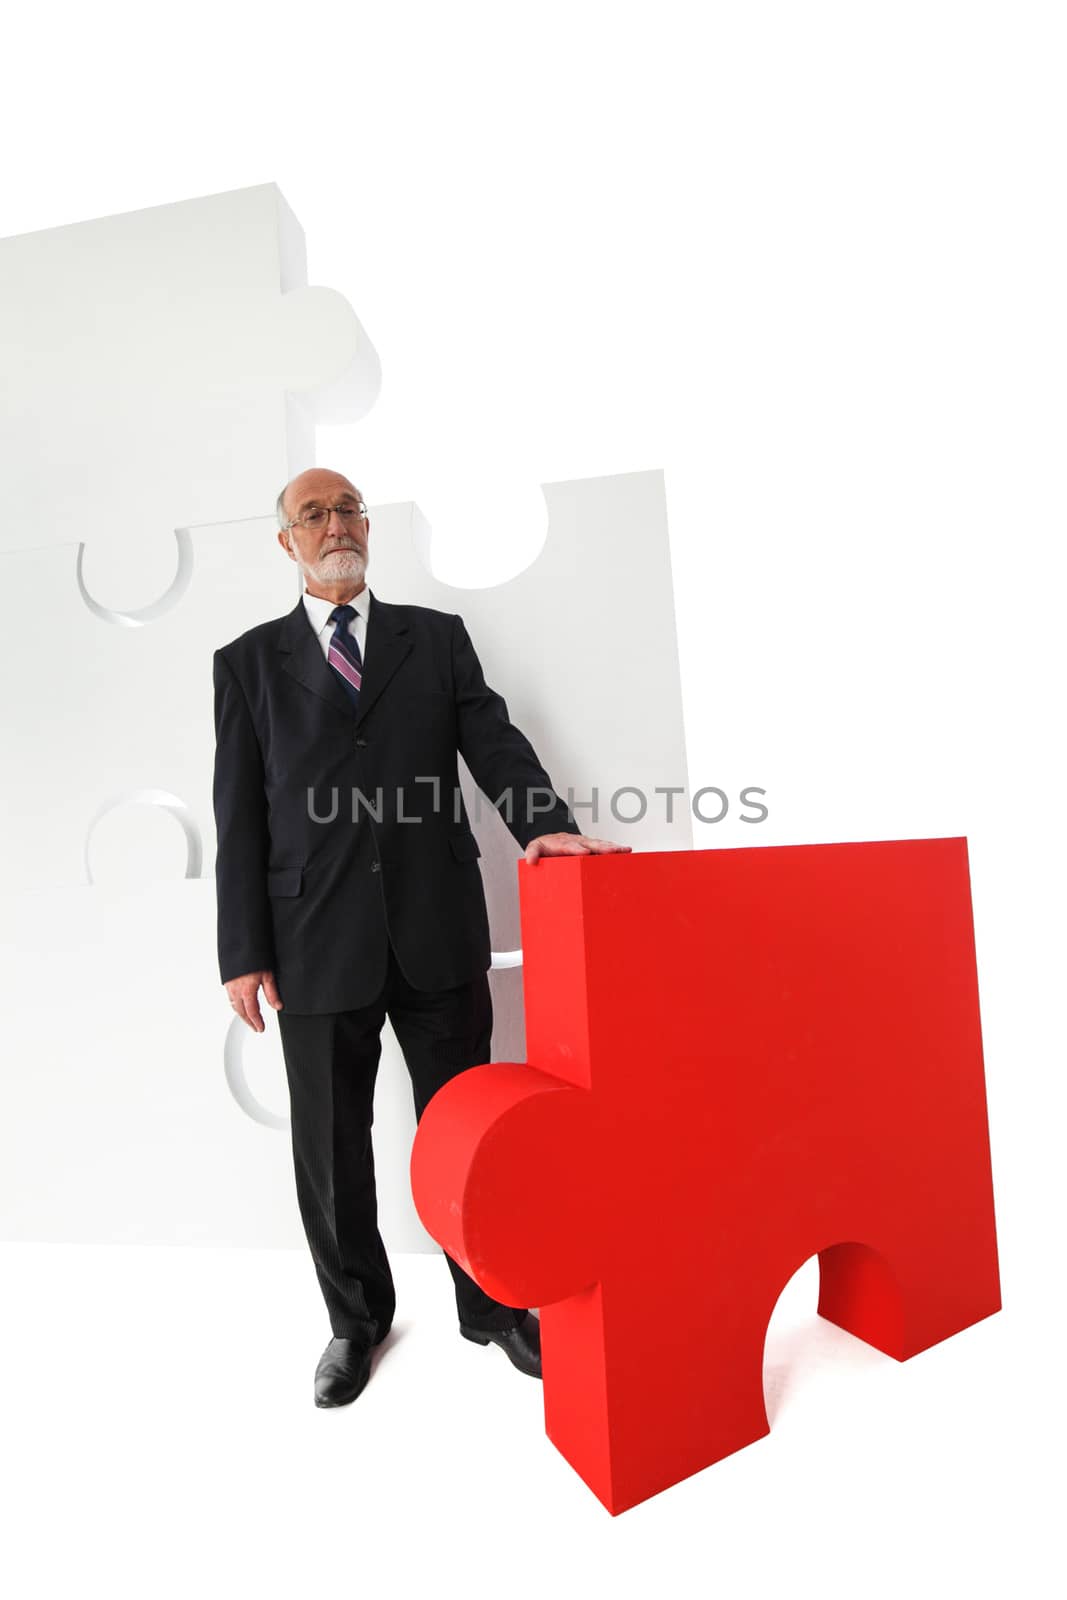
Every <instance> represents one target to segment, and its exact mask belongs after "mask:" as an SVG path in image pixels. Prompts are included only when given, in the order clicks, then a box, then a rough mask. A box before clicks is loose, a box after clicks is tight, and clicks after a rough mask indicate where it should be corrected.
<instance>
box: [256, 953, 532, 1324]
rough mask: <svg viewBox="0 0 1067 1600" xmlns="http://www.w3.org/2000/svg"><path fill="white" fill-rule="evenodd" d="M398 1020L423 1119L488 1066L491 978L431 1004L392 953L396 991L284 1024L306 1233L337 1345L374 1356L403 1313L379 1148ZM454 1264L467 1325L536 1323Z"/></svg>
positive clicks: (283, 1015)
mask: <svg viewBox="0 0 1067 1600" xmlns="http://www.w3.org/2000/svg"><path fill="white" fill-rule="evenodd" d="M282 998H283V1001H284V995H283V997H282ZM387 1016H388V1018H389V1021H390V1022H391V1023H392V1026H393V1031H394V1033H395V1034H396V1037H397V1042H398V1043H399V1045H400V1048H401V1050H402V1051H403V1054H404V1060H405V1062H406V1063H407V1069H408V1073H409V1074H410V1077H411V1085H412V1090H413V1093H414V1099H415V1117H416V1120H418V1119H420V1118H421V1116H422V1113H423V1111H424V1110H425V1109H426V1106H427V1105H428V1104H429V1102H430V1100H431V1099H432V1097H433V1095H434V1094H435V1093H436V1092H437V1090H438V1089H439V1088H440V1087H441V1085H442V1084H443V1083H447V1082H448V1080H449V1079H450V1078H454V1077H456V1076H457V1074H458V1073H460V1072H464V1071H465V1070H466V1069H467V1068H468V1067H473V1066H478V1065H480V1064H481V1063H482V1062H485V1061H488V1060H489V1050H490V1037H491V1034H492V1031H493V1002H492V996H491V994H490V990H489V976H488V974H487V973H482V974H481V976H480V977H479V978H477V979H475V981H474V982H473V983H468V984H462V985H461V986H460V987H459V988H458V989H441V990H437V991H435V992H432V993H427V992H425V991H423V990H420V989H413V988H412V987H411V985H410V984H409V983H408V982H407V979H406V978H405V977H404V974H403V973H402V972H401V970H400V967H399V965H398V963H397V960H396V956H395V955H394V953H393V950H392V948H390V951H389V969H388V973H387V976H386V981H385V987H384V988H383V989H382V992H381V994H380V995H379V996H378V998H377V999H376V1000H375V1001H374V1002H373V1003H372V1004H371V1005H369V1006H362V1007H360V1009H359V1010H357V1011H337V1012H330V1013H326V1014H324V1015H320V1016H296V1015H293V1014H292V1013H290V1012H288V1011H286V1009H285V1006H284V1004H283V1006H282V1009H281V1011H279V1012H278V1013H277V1018H278V1028H279V1031H280V1033H281V1038H282V1049H283V1052H284V1055H285V1070H286V1075H287V1077H288V1079H289V1103H290V1108H291V1118H292V1140H293V1161H294V1164H295V1168H296V1193H297V1202H298V1204H299V1207H300V1216H301V1220H302V1222H303V1224H304V1232H305V1233H306V1235H307V1241H308V1245H309V1246H310V1249H311V1255H312V1259H313V1260H314V1263H315V1271H316V1273H317V1275H318V1280H319V1285H320V1287H321V1289H322V1293H323V1298H324V1299H325V1301H326V1308H327V1311H328V1312H329V1317H330V1326H331V1328H332V1329H333V1332H334V1334H335V1335H336V1336H337V1337H339V1338H345V1339H358V1340H359V1341H361V1342H362V1343H365V1344H367V1345H370V1344H376V1343H378V1342H379V1341H380V1340H382V1339H384V1338H385V1335H386V1334H387V1333H388V1332H389V1329H390V1326H391V1325H392V1321H393V1314H394V1312H395V1310H396V1292H395V1290H394V1288H393V1275H392V1273H391V1271H390V1269H389V1260H388V1257H387V1256H386V1253H385V1246H384V1244H383V1243H382V1237H381V1234H380V1233H379V1232H378V1198H377V1194H376V1191H375V1186H374V1151H373V1148H372V1145H371V1123H372V1121H373V1108H374V1082H375V1078H376V1077H377V1074H378V1062H379V1060H380V1058H381V1051H382V1044H381V1031H382V1027H383V1025H384V1022H385V1018H386V1017H387ZM445 1260H446V1261H447V1263H448V1266H449V1270H450V1271H451V1273H452V1277H453V1280H454V1282H455V1289H456V1306H457V1309H458V1311H459V1317H460V1321H461V1322H464V1323H466V1324H467V1325H468V1326H470V1327H476V1328H481V1329H490V1330H494V1331H496V1330H500V1329H504V1328H514V1327H516V1326H517V1325H518V1324H519V1323H521V1322H522V1321H523V1320H524V1319H525V1315H526V1312H525V1308H520V1307H515V1306H504V1305H501V1304H500V1302H499V1301H497V1300H493V1299H492V1298H491V1297H490V1296H489V1295H487V1294H486V1293H485V1291H484V1290H483V1289H480V1288H479V1287H478V1285H477V1284H476V1283H475V1282H474V1280H473V1279H472V1278H470V1277H468V1275H467V1273H465V1272H464V1271H463V1269H462V1268H461V1267H460V1266H458V1265H457V1263H456V1262H455V1261H453V1260H452V1259H451V1257H450V1256H447V1255H446V1256H445Z"/></svg>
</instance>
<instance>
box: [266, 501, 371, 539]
mask: <svg viewBox="0 0 1067 1600" xmlns="http://www.w3.org/2000/svg"><path fill="white" fill-rule="evenodd" d="M332 511H336V512H337V515H338V516H339V517H340V519H341V521H342V522H358V521H359V519H360V518H361V517H365V516H366V515H367V508H366V506H365V505H364V503H363V501H362V500H360V501H357V502H356V503H355V504H353V503H352V501H351V500H342V502H341V504H340V505H339V506H310V507H309V508H308V510H307V511H305V512H304V513H303V514H302V515H301V516H299V517H294V518H293V520H292V521H291V522H287V523H286V524H285V532H286V533H288V531H289V529H290V528H293V527H295V526H296V524H297V523H298V522H299V523H301V524H302V525H303V527H305V528H310V529H311V530H312V531H314V530H315V529H316V528H325V526H326V524H327V523H328V522H329V520H330V513H331V512H332Z"/></svg>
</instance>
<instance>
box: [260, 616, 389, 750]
mask: <svg viewBox="0 0 1067 1600" xmlns="http://www.w3.org/2000/svg"><path fill="white" fill-rule="evenodd" d="M278 648H279V650H280V651H282V652H283V654H284V656H285V659H284V661H283V662H282V666H283V667H284V669H285V671H286V672H288V673H289V674H290V676H291V677H294V678H295V679H296V681H297V683H300V684H303V686H304V688H305V689H310V691H311V693H312V694H315V695H318V696H319V698H320V699H321V700H326V701H328V702H329V704H330V705H332V706H334V707H335V708H336V710H338V711H340V712H341V713H342V714H343V715H344V716H346V717H348V718H350V719H351V718H353V717H354V720H355V722H361V721H362V719H363V718H364V716H365V715H366V713H367V712H368V711H369V709H370V707H371V706H372V705H373V704H374V702H375V700H377V698H378V696H379V695H380V694H381V693H382V690H383V689H384V688H385V687H386V685H387V684H388V682H389V680H390V679H391V678H392V676H393V674H394V672H395V671H396V669H397V667H399V665H400V663H401V662H402V661H403V659H404V657H405V656H406V655H408V654H409V653H410V650H411V637H410V632H409V629H408V624H407V623H406V622H404V621H402V620H401V619H400V617H399V608H398V607H397V606H391V605H387V604H386V603H385V602H384V601H382V600H379V599H378V598H377V597H376V596H375V595H374V594H373V593H372V594H371V597H370V610H369V612H368V614H367V662H366V666H365V667H364V670H363V682H362V685H361V687H360V691H359V704H358V706H357V707H356V710H355V713H353V710H352V702H351V700H350V699H349V698H348V695H347V693H346V692H345V690H344V688H343V687H342V684H341V680H340V679H339V678H338V676H337V674H336V672H335V671H334V670H333V668H332V667H331V666H330V664H329V662H328V661H327V660H326V657H325V656H324V655H323V653H322V646H321V644H320V643H319V641H318V638H317V637H316V634H315V630H314V628H313V627H312V626H311V619H310V617H309V616H308V614H307V610H306V608H305V606H304V601H303V599H302V598H301V599H300V600H298V601H297V603H296V605H295V606H294V607H293V609H292V611H290V612H289V615H288V616H287V617H286V618H285V620H284V622H283V623H282V632H281V638H280V639H279V641H278Z"/></svg>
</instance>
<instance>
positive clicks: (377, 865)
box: [371, 861, 382, 872]
mask: <svg viewBox="0 0 1067 1600" xmlns="http://www.w3.org/2000/svg"><path fill="white" fill-rule="evenodd" d="M381 870H382V864H381V862H380V861H372V862H371V871H372V872H381Z"/></svg>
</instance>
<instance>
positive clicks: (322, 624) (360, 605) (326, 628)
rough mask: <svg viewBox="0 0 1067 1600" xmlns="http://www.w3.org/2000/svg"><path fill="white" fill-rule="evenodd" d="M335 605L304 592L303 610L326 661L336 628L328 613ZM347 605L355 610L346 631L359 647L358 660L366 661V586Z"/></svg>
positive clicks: (368, 609) (368, 600)
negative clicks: (351, 635) (353, 636)
mask: <svg viewBox="0 0 1067 1600" xmlns="http://www.w3.org/2000/svg"><path fill="white" fill-rule="evenodd" d="M336 604H337V602H336V601H335V600H322V599H320V598H319V596H318V595H315V594H308V592H307V590H306V589H305V590H304V610H305V611H306V612H307V614H308V618H309V620H310V622H311V626H312V627H313V628H314V630H315V634H316V636H317V638H318V641H319V644H320V645H321V647H322V653H323V656H324V657H325V658H326V660H327V661H328V660H329V658H330V640H331V639H332V638H333V630H334V628H335V627H336V626H337V624H336V623H335V622H331V621H330V613H331V611H333V610H334V608H335V606H336ZM348 604H349V605H350V606H353V607H354V608H355V613H356V614H355V616H354V617H353V618H352V620H351V622H350V623H349V624H348V631H349V633H350V634H354V635H355V639H356V643H357V644H358V645H359V659H360V660H361V661H366V659H367V615H368V613H369V611H370V590H369V589H368V588H367V585H366V584H364V585H363V587H362V589H361V590H360V591H359V593H358V594H354V595H353V596H352V598H351V600H349V602H348Z"/></svg>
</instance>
